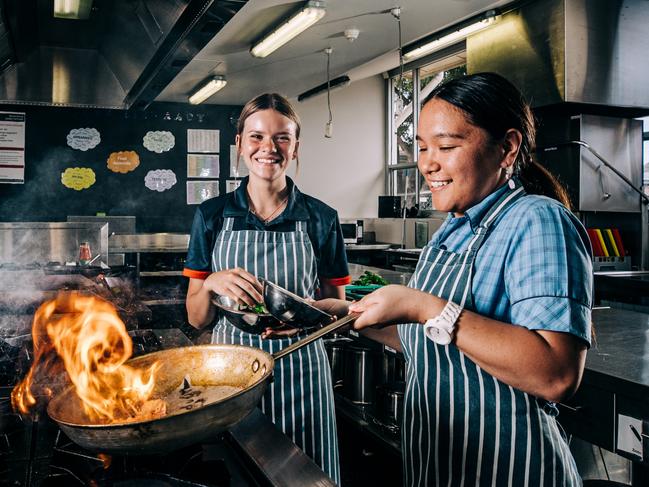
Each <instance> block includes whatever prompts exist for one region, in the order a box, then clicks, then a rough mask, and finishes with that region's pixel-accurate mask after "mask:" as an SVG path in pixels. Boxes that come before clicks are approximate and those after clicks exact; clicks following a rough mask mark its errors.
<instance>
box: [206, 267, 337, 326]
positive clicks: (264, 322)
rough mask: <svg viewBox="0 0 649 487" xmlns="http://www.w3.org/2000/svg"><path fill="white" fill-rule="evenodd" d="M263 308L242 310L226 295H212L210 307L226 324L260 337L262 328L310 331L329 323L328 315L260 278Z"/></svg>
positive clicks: (329, 317) (331, 319)
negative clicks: (260, 310) (260, 309)
mask: <svg viewBox="0 0 649 487" xmlns="http://www.w3.org/2000/svg"><path fill="white" fill-rule="evenodd" d="M259 281H260V282H261V284H262V285H263V292H262V294H263V298H264V302H263V304H264V306H265V307H266V310H267V311H268V312H267V313H255V312H253V311H252V310H249V309H245V308H243V309H242V307H241V306H240V305H239V304H238V303H237V302H236V301H235V300H234V299H231V298H229V297H228V296H223V295H217V294H214V295H213V296H212V298H211V301H212V304H214V305H215V306H216V307H217V308H219V309H220V310H221V312H223V314H224V315H225V317H226V318H227V319H228V321H229V322H230V323H232V324H233V325H234V326H236V327H237V328H239V329H240V330H243V331H245V332H246V333H253V334H260V333H261V332H263V331H264V330H265V329H266V328H272V329H278V328H282V327H286V326H289V327H292V328H298V329H301V330H311V329H313V328H319V327H321V326H323V325H326V324H329V323H331V322H332V321H333V317H332V316H331V315H330V314H327V313H325V312H324V311H322V310H320V309H318V308H316V307H315V306H313V305H311V304H310V303H309V302H308V301H307V300H306V299H304V298H301V297H300V296H298V295H297V294H294V293H292V292H290V291H289V290H287V289H284V288H283V287H281V286H279V285H277V284H275V283H273V282H271V281H269V280H267V279H263V278H259Z"/></svg>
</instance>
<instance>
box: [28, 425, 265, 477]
mask: <svg viewBox="0 0 649 487" xmlns="http://www.w3.org/2000/svg"><path fill="white" fill-rule="evenodd" d="M215 440H216V441H217V443H214V444H209V445H195V446H192V447H187V448H185V449H182V450H178V451H176V452H174V453H173V454H168V455H151V456H123V457H122V456H113V457H103V458H102V457H100V456H98V455H94V454H92V453H89V452H87V451H85V450H83V449H82V448H80V447H79V446H77V445H76V444H74V443H72V442H71V441H70V440H69V439H68V438H67V437H66V436H65V435H64V434H63V433H61V432H59V436H58V438H57V441H56V445H55V447H54V455H53V456H52V460H51V463H50V473H49V475H47V477H45V478H44V479H43V480H42V482H41V483H40V486H41V487H59V486H61V487H63V486H65V487H70V486H74V485H79V486H82V485H83V486H85V485H93V486H97V487H103V486H107V487H108V486H110V487H131V486H133V487H139V486H142V485H146V486H148V487H150V486H153V487H158V486H159V487H167V486H169V487H235V486H242V485H251V484H250V483H249V482H248V481H249V480H250V479H248V478H247V476H244V477H241V476H240V475H241V474H239V473H237V472H231V471H230V469H231V468H232V467H233V466H234V465H236V464H235V463H233V461H234V460H233V459H234V457H233V456H232V455H233V453H232V452H231V451H230V449H229V447H228V445H226V443H225V441H224V440H223V439H222V438H217V439H215ZM228 465H230V467H228ZM242 480H245V482H242ZM253 485H254V484H253Z"/></svg>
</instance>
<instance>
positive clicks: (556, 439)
mask: <svg viewBox="0 0 649 487" xmlns="http://www.w3.org/2000/svg"><path fill="white" fill-rule="evenodd" d="M524 195H525V191H524V189H523V188H522V187H521V186H518V187H514V188H510V189H509V190H508V191H506V192H505V193H504V194H503V196H502V197H501V198H500V199H499V200H498V201H497V202H496V203H495V204H494V205H493V206H492V207H491V208H490V209H489V210H488V211H487V214H486V215H485V216H484V218H483V219H482V221H481V222H480V226H479V227H478V229H477V231H476V235H475V236H474V237H473V238H472V239H471V241H470V242H469V244H468V247H467V249H466V250H465V251H464V252H462V253H459V254H457V253H453V252H449V251H446V250H443V249H441V248H436V247H434V246H433V245H431V243H430V242H429V244H428V245H427V246H426V248H425V249H424V250H423V251H422V254H421V258H420V259H419V262H418V263H417V267H416V269H415V272H414V274H413V276H412V278H411V280H410V283H409V284H408V286H409V287H412V288H417V289H420V290H422V291H426V292H429V293H431V294H434V295H436V296H439V297H441V298H444V299H447V300H452V301H453V302H455V303H459V304H462V305H463V306H464V307H465V308H467V309H469V310H473V309H474V306H473V298H472V293H471V278H472V269H473V265H474V261H475V258H476V254H477V252H478V250H479V249H480V246H481V245H482V243H483V242H484V241H485V239H486V238H487V237H488V234H489V229H490V226H491V224H492V223H493V222H494V221H495V219H496V217H497V216H498V215H499V214H501V213H502V212H504V211H505V210H506V209H507V208H508V207H509V206H510V205H512V204H513V203H514V201H516V200H517V199H518V198H520V197H522V196H524ZM399 337H400V339H401V344H402V346H403V351H404V357H405V359H406V381H407V382H406V391H405V394H404V420H403V424H402V448H403V462H404V465H403V466H404V468H403V470H404V485H407V486H415V485H416V486H429V485H436V486H437V485H439V486H442V485H443V486H446V485H448V486H464V485H466V486H474V485H480V486H492V487H495V486H516V487H518V486H578V485H581V479H580V477H579V475H578V473H577V468H576V465H575V462H574V460H573V458H572V455H571V453H570V450H569V448H568V445H567V443H566V441H565V440H564V437H563V435H562V434H561V433H560V432H559V429H558V425H557V422H556V419H555V416H556V412H557V411H556V407H555V406H554V405H553V404H552V403H547V402H546V401H544V400H541V399H537V398H536V397H533V396H531V395H529V394H527V393H524V392H522V391H519V390H517V389H514V388H513V387H511V386H509V385H507V384H505V383H503V382H501V381H499V380H498V379H496V378H495V377H493V376H491V375H490V374H488V373H487V372H485V371H483V370H482V369H481V368H480V367H479V366H478V365H476V364H475V363H474V362H472V361H471V359H469V358H468V357H467V356H466V355H464V354H463V353H462V352H461V351H460V350H458V348H457V347H456V346H455V345H454V344H450V345H447V346H444V345H438V344H436V343H434V342H433V341H432V340H430V339H428V338H426V336H425V335H424V327H423V326H422V325H421V324H415V323H412V324H404V325H399Z"/></svg>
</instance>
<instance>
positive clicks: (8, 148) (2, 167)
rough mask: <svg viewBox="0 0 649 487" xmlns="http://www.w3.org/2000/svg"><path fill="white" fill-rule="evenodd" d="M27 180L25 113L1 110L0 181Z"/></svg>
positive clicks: (14, 181)
mask: <svg viewBox="0 0 649 487" xmlns="http://www.w3.org/2000/svg"><path fill="white" fill-rule="evenodd" d="M24 182H25V114H24V113H21V112H0V183H10V184H23V183H24Z"/></svg>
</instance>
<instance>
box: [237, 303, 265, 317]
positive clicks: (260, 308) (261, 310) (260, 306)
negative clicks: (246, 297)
mask: <svg viewBox="0 0 649 487" xmlns="http://www.w3.org/2000/svg"><path fill="white" fill-rule="evenodd" d="M239 309H240V310H241V311H251V312H253V313H256V314H258V315H267V314H268V310H267V309H266V306H264V303H257V304H255V305H254V306H246V305H241V306H240V307H239Z"/></svg>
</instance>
